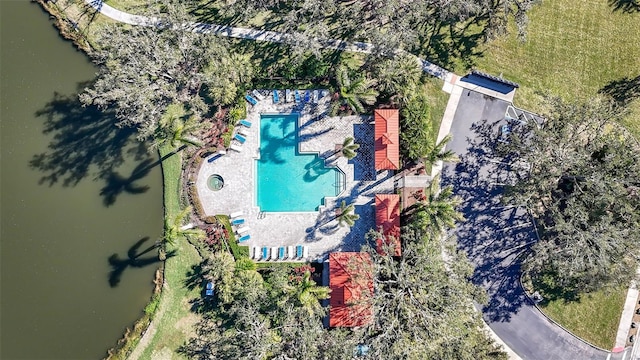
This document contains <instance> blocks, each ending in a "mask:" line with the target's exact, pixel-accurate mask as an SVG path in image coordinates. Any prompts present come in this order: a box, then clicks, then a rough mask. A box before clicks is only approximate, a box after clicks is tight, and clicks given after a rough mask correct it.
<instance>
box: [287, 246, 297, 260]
mask: <svg viewBox="0 0 640 360" xmlns="http://www.w3.org/2000/svg"><path fill="white" fill-rule="evenodd" d="M295 258H296V250H295V247H294V246H293V245H291V246H287V259H289V260H291V259H295Z"/></svg>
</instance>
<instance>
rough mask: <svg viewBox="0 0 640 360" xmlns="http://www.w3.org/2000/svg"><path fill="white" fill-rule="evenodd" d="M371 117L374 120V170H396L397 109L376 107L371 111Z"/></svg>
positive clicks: (397, 147)
mask: <svg viewBox="0 0 640 360" xmlns="http://www.w3.org/2000/svg"><path fill="white" fill-rule="evenodd" d="M373 118H374V120H375V122H376V127H375V153H376V156H375V167H376V170H398V169H399V168H400V139H399V136H398V127H399V115H398V109H376V110H374V111H373Z"/></svg>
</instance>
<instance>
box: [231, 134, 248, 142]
mask: <svg viewBox="0 0 640 360" xmlns="http://www.w3.org/2000/svg"><path fill="white" fill-rule="evenodd" d="M233 138H234V139H235V140H238V142H239V143H240V144H244V142H245V141H247V138H245V137H244V136H242V135H240V134H235V135H233Z"/></svg>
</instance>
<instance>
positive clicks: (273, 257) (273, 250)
mask: <svg viewBox="0 0 640 360" xmlns="http://www.w3.org/2000/svg"><path fill="white" fill-rule="evenodd" d="M271 260H278V248H277V247H275V246H274V247H272V248H271Z"/></svg>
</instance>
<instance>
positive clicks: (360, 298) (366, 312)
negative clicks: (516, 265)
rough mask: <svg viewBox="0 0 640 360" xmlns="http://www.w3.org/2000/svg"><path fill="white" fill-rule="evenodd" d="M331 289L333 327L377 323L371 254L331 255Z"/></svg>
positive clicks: (330, 316) (339, 253)
mask: <svg viewBox="0 0 640 360" xmlns="http://www.w3.org/2000/svg"><path fill="white" fill-rule="evenodd" d="M329 287H330V288H331V298H330V300H329V304H330V306H331V307H330V309H329V326H330V327H357V326H362V325H365V324H368V323H370V322H371V321H372V320H373V309H372V296H373V265H372V263H371V257H369V254H366V253H359V252H335V253H331V254H329Z"/></svg>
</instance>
